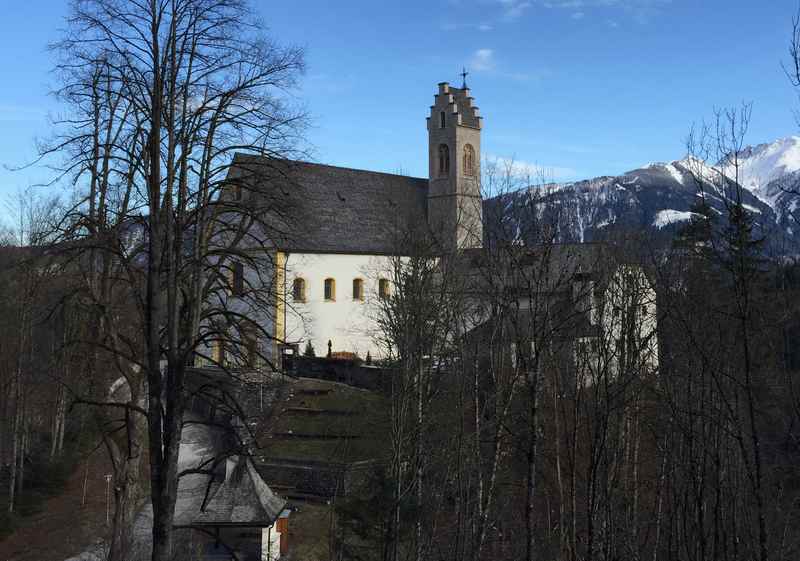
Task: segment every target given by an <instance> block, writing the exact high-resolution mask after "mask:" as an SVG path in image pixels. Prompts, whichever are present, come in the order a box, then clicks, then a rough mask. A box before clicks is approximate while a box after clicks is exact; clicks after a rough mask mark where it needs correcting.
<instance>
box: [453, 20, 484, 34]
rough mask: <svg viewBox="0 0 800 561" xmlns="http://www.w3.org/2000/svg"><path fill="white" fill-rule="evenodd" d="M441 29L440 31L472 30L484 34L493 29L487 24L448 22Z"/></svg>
mask: <svg viewBox="0 0 800 561" xmlns="http://www.w3.org/2000/svg"><path fill="white" fill-rule="evenodd" d="M441 29H442V31H459V30H462V29H474V30H476V31H482V32H486V31H491V30H492V29H494V28H493V27H492V26H491V25H490V24H488V23H457V22H452V21H448V22H445V23H443V24H442V25H441Z"/></svg>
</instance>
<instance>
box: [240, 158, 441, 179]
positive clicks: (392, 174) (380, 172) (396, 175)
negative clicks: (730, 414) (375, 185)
mask: <svg viewBox="0 0 800 561" xmlns="http://www.w3.org/2000/svg"><path fill="white" fill-rule="evenodd" d="M236 157H245V158H258V159H265V160H275V161H277V162H287V163H290V164H301V165H304V166H316V167H324V168H331V169H340V170H345V171H355V172H358V173H371V174H375V175H386V176H389V177H400V178H403V179H413V180H415V181H428V178H427V177H416V176H414V175H401V174H399V173H391V172H388V171H376V170H371V169H360V168H353V167H349V166H336V165H333V164H323V163H320V162H310V161H307V160H292V159H289V158H273V157H270V156H262V155H260V154H247V153H245V152H237V153H236V154H234V158H236Z"/></svg>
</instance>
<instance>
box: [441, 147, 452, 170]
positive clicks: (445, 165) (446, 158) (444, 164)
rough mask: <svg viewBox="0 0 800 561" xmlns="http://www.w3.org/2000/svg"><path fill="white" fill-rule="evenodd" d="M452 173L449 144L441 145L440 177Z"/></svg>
mask: <svg viewBox="0 0 800 561" xmlns="http://www.w3.org/2000/svg"><path fill="white" fill-rule="evenodd" d="M449 173H450V149H449V148H448V147H447V144H440V145H439V175H440V176H446V175H448V174H449Z"/></svg>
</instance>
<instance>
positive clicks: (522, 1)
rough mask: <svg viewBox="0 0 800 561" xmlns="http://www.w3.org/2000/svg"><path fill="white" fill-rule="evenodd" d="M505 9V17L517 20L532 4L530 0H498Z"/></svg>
mask: <svg viewBox="0 0 800 561" xmlns="http://www.w3.org/2000/svg"><path fill="white" fill-rule="evenodd" d="M497 1H498V3H499V4H500V6H501V7H502V10H503V19H506V20H515V19H518V18H520V17H521V16H522V14H524V13H525V10H527V9H528V8H530V7H531V6H532V5H533V4H531V2H530V1H528V0H497Z"/></svg>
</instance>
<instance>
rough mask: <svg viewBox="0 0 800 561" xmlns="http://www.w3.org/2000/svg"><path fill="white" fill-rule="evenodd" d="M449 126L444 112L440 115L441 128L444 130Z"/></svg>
mask: <svg viewBox="0 0 800 561" xmlns="http://www.w3.org/2000/svg"><path fill="white" fill-rule="evenodd" d="M446 125H447V121H446V120H445V116H444V111H442V112H441V113H439V128H440V129H443V128H444V127H445V126H446Z"/></svg>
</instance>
